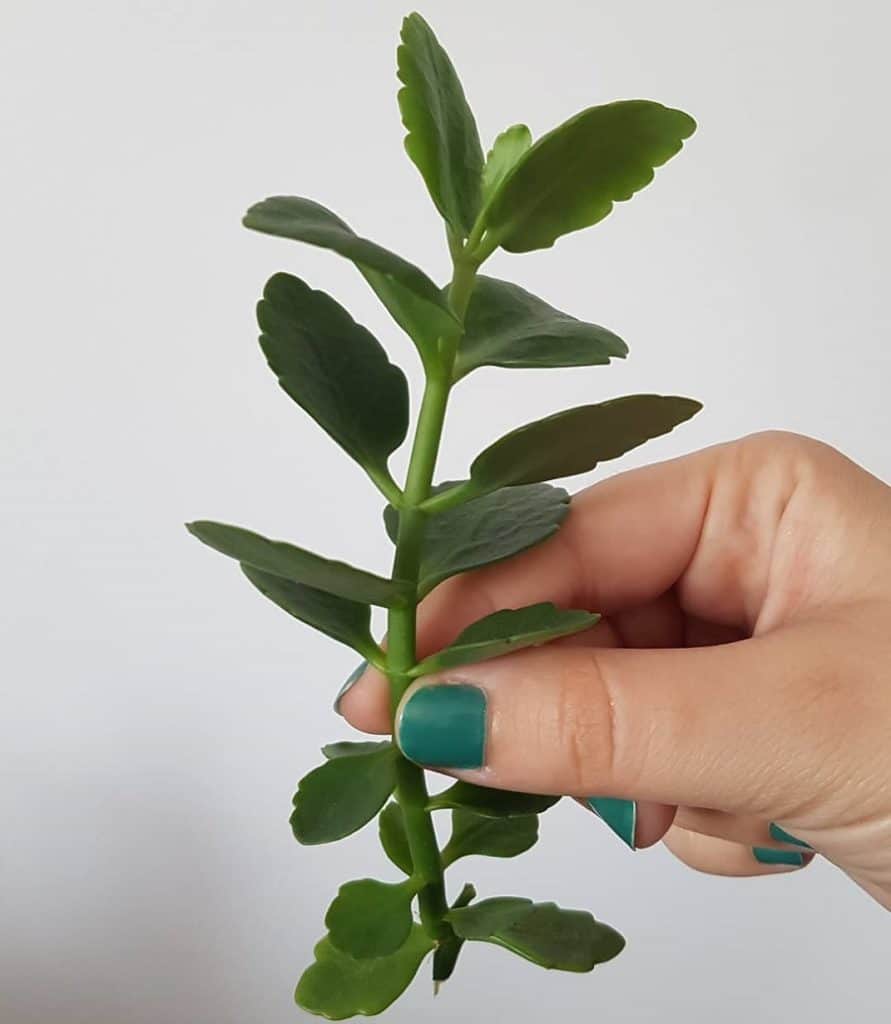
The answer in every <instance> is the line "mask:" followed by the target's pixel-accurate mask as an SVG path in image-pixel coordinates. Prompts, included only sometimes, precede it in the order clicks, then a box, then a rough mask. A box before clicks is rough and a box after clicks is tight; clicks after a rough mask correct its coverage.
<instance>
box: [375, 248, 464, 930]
mask: <svg viewBox="0 0 891 1024" xmlns="http://www.w3.org/2000/svg"><path fill="white" fill-rule="evenodd" d="M454 267H455V269H454V275H453V277H452V283H451V286H450V288H449V301H450V303H451V306H452V309H453V310H454V312H455V314H456V315H457V316H458V317H459V319H463V317H464V313H465V312H466V310H467V304H468V302H469V301H470V295H471V293H472V291H473V286H474V281H475V277H476V268H477V264H475V263H471V262H463V261H462V260H461V257H460V255H458V254H456V257H455V261H454ZM460 337H461V336H460V333H457V332H456V334H455V335H454V336H453V337H447V338H443V339H441V341H440V359H439V361H438V365H437V366H436V367H435V368H428V369H427V380H426V385H425V388H424V397H423V400H422V402H421V411H420V413H419V415H418V425H417V428H416V430H415V437H414V442H413V444H412V452H411V458H410V460H409V467H408V474H407V476H406V481H405V488H404V490H403V492H402V502H401V507H400V510H399V532H398V534H397V538H396V557H395V559H394V562H393V577H394V578H395V579H402V580H408V581H410V582H412V583H414V584H415V586H417V583H418V580H419V576H420V568H421V553H422V548H423V542H424V522H425V519H426V515H425V513H424V512H422V511H421V509H420V506H421V505H422V504H423V502H425V501H426V500H427V499H428V498H429V497H430V488H431V486H432V483H433V473H434V470H435V468H436V459H437V456H438V454H439V446H440V441H441V438H442V429H443V424H444V423H445V414H446V407H447V405H448V400H449V391H450V390H451V380H452V366H453V364H454V361H455V353H456V352H457V349H458V343H459V341H460ZM416 628H417V600H415V601H413V602H411V604H409V605H408V606H406V607H402V608H392V609H391V610H390V613H389V618H388V633H387V639H388V648H387V675H388V677H389V681H390V709H391V713H392V714H393V715H395V712H396V708H397V706H398V704H399V701H400V699H401V697H402V695H403V694H404V693H405V690H406V689H407V687H408V686H409V684H410V683H411V677H410V676H409V674H408V673H409V671H410V670H411V669H412V668H413V667H414V665H415V663H416V661H417V650H416ZM396 794H397V798H398V800H399V804H400V806H401V808H402V813H403V817H404V820H405V831H406V835H407V837H408V845H409V849H410V850H411V856H412V864H413V866H414V873H415V874H416V875H418V876H419V877H420V878H422V879H423V880H424V882H425V883H426V884H425V885H424V887H423V888H422V889H421V890H420V891H419V892H418V905H419V908H420V912H421V922H422V924H423V925H424V927H425V929H426V930H427V932H428V933H429V934H430V935H431V936H432V937H433V938H434V939H436V940H438V941H440V942H442V941H444V940H447V939H452V938H454V933H453V932H452V928H451V926H450V925H449V924H448V922H447V921H445V920H444V919H443V918H444V915H445V913H446V911H447V910H448V903H447V902H446V894H445V883H444V880H443V863H442V856H441V854H440V850H439V844H438V843H437V840H436V832H435V831H434V828H433V819H432V817H431V815H430V812H429V811H428V810H427V800H428V792H427V784H426V781H425V779H424V771H423V769H422V768H419V767H418V766H417V765H415V764H412V763H411V762H410V761H407V760H406V759H404V758H401V759H400V761H399V766H398V784H397V788H396Z"/></svg>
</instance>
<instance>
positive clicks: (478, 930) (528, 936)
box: [446, 896, 625, 972]
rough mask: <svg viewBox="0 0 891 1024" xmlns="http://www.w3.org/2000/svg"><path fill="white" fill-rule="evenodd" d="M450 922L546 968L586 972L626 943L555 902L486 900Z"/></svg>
mask: <svg viewBox="0 0 891 1024" xmlns="http://www.w3.org/2000/svg"><path fill="white" fill-rule="evenodd" d="M446 919H447V920H448V921H449V922H450V923H451V925H452V927H453V928H454V929H455V931H456V932H457V933H458V934H459V935H461V936H462V937H464V938H466V939H475V940H477V941H482V942H491V943H494V944H495V945H497V946H503V947H504V948H505V949H509V950H510V951H511V952H512V953H516V954H517V955H518V956H522V957H524V958H525V959H526V960H530V961H531V962H532V963H534V964H538V965H539V966H541V967H548V968H553V969H556V970H560V971H577V972H584V971H590V970H593V968H594V967H595V966H596V965H597V964H602V963H605V962H606V961H607V960H612V958H613V957H614V956H617V955H618V954H619V953H621V952H622V950H623V949H624V947H625V940H624V939H623V938H622V936H621V935H619V933H618V932H616V931H614V930H613V929H612V928H610V926H609V925H606V924H601V923H600V922H599V921H595V920H594V918H593V917H592V916H591V915H590V914H589V913H588V912H587V911H584V910H563V909H562V908H560V907H558V906H557V905H556V904H554V903H530V902H529V900H524V899H522V898H520V897H516V896H514V897H511V896H502V897H496V898H495V899H491V900H483V901H482V902H481V903H476V904H474V905H473V906H471V907H467V908H465V909H462V910H450V911H449V912H448V913H447V914H446Z"/></svg>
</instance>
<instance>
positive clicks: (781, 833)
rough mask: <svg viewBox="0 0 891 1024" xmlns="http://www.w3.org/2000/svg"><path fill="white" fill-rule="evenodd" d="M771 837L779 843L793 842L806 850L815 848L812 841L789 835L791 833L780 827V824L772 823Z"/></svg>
mask: <svg viewBox="0 0 891 1024" xmlns="http://www.w3.org/2000/svg"><path fill="white" fill-rule="evenodd" d="M769 831H770V838H771V839H776V841H777V842H778V843H791V844H792V845H793V846H803V847H804V848H805V849H806V850H813V846H811V844H810V843H806V842H805V841H804V840H803V839H796V838H795V836H792V835H789V833H788V832H787V831H786V830H785V829H782V828H780V826H779V825H774V823H773V822H771V823H770V829H769Z"/></svg>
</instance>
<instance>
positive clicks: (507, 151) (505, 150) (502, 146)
mask: <svg viewBox="0 0 891 1024" xmlns="http://www.w3.org/2000/svg"><path fill="white" fill-rule="evenodd" d="M531 145H532V132H530V131H529V129H528V128H527V127H526V125H524V124H515V125H512V126H511V127H510V128H506V129H505V130H504V131H503V132H502V133H501V134H500V135H499V136H498V138H497V139H496V140H495V142H494V143H493V145H492V148H491V149H490V150H489V153H488V155H487V157H486V164H485V166H484V167H483V204H484V205H485V204H486V203H488V202H489V200H490V199H491V198H492V196H494V195H495V193H496V192H497V191H498V187H499V185H500V184H501V183H502V181H504V179H505V178H506V177H507V175H508V173H509V172H510V171H512V170H513V168H514V165H515V164H516V163H517V161H518V160H519V159H520V157H521V156H522V155H523V154H524V153H525V152H526V150H527V149H528V148H529V147H530V146H531Z"/></svg>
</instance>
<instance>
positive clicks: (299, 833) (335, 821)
mask: <svg viewBox="0 0 891 1024" xmlns="http://www.w3.org/2000/svg"><path fill="white" fill-rule="evenodd" d="M397 757H398V754H397V753H396V750H395V748H394V747H393V746H392V745H391V744H389V743H384V744H381V745H380V746H379V748H378V749H376V750H371V751H368V752H365V753H356V754H347V755H346V756H341V755H333V756H332V759H331V760H329V761H327V762H326V763H325V764H323V765H321V766H320V767H318V768H315V769H313V771H311V772H310V773H309V774H308V775H306V776H304V778H302V779H301V780H300V782H299V784H298V786H297V792H296V793H295V794H294V813H293V814H292V815H291V828H292V830H293V832H294V838H295V839H296V840H297V841H298V842H299V843H303V844H304V845H306V846H315V845H317V844H319V843H332V842H335V841H336V840H338V839H343V838H344V836H348V835H351V834H352V833H353V832H356V831H357V830H358V829H360V828H362V826H363V825H366V824H367V823H368V822H369V821H371V819H372V818H373V817H374V816H375V815H376V814H377V813H378V811H379V810H380V809H381V807H383V806H384V804H385V803H386V802H387V799H388V797H389V796H390V794H391V793H392V792H393V790H394V789H395V788H396V759H397Z"/></svg>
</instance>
